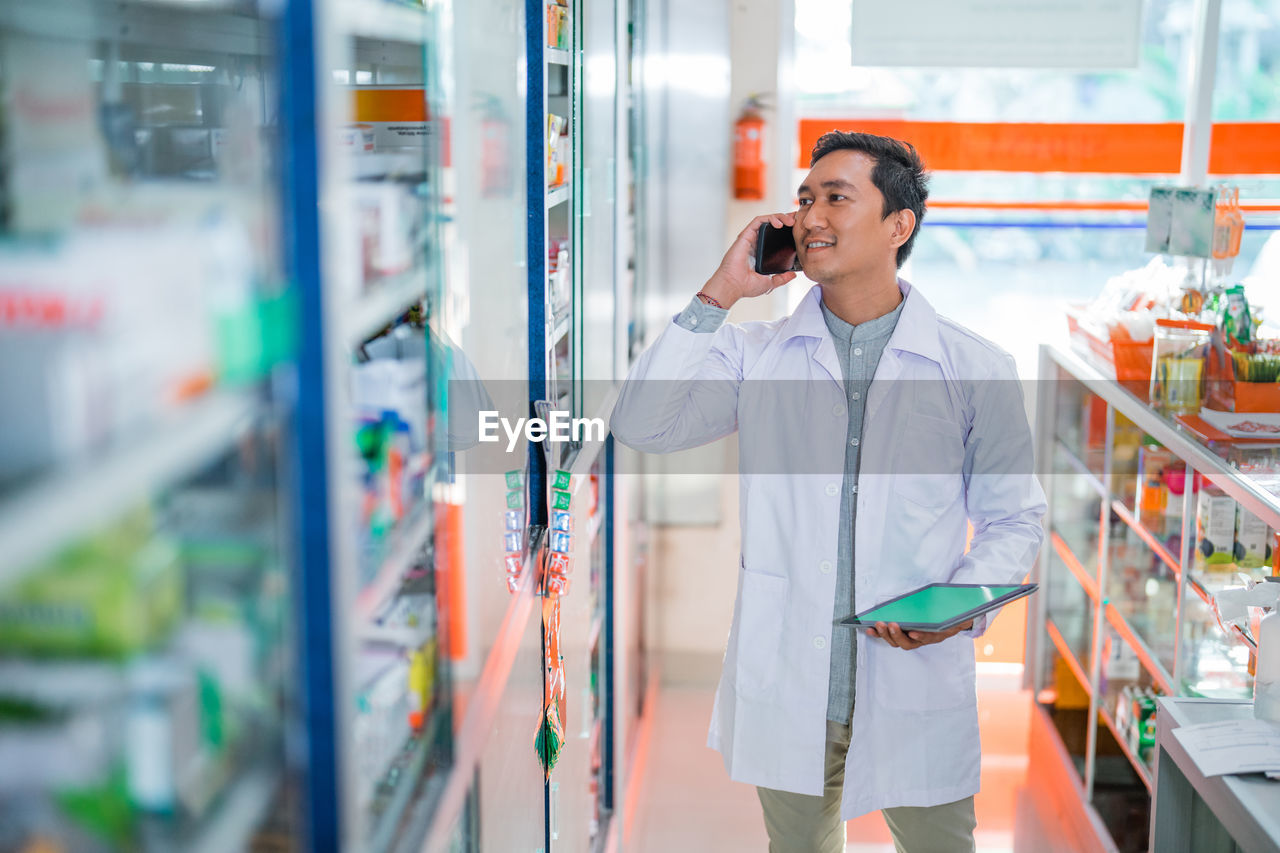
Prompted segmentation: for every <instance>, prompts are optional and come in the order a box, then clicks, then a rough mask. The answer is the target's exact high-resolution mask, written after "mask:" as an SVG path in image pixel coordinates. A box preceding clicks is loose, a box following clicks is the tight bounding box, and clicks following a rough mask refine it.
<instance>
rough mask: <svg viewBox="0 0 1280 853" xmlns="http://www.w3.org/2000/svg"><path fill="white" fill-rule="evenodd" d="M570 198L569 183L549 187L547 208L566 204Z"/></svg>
mask: <svg viewBox="0 0 1280 853" xmlns="http://www.w3.org/2000/svg"><path fill="white" fill-rule="evenodd" d="M568 200H569V185H568V184H560V185H559V186H557V187H548V188H547V210H550V209H551V208H553V207H556V206H557V205H561V204H564V203H565V202H566V201H568Z"/></svg>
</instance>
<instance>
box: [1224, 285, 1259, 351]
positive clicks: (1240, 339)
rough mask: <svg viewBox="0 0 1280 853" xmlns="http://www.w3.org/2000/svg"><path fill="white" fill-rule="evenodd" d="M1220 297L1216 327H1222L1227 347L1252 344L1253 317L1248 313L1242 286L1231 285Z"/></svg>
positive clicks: (1247, 304)
mask: <svg viewBox="0 0 1280 853" xmlns="http://www.w3.org/2000/svg"><path fill="white" fill-rule="evenodd" d="M1222 297H1223V298H1222V299H1221V300H1220V302H1219V310H1220V312H1221V313H1220V315H1219V320H1218V325H1219V326H1221V327H1222V333H1223V336H1224V337H1226V339H1227V346H1230V347H1243V346H1248V345H1249V344H1251V343H1252V342H1253V317H1252V315H1251V314H1250V312H1249V300H1248V299H1246V298H1245V295H1244V285H1243V284H1233V285H1231V286H1230V287H1228V288H1227V289H1226V291H1225V292H1224V293H1223V294H1222Z"/></svg>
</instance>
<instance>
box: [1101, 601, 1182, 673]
mask: <svg viewBox="0 0 1280 853" xmlns="http://www.w3.org/2000/svg"><path fill="white" fill-rule="evenodd" d="M1103 609H1104V615H1105V616H1106V620H1107V623H1108V624H1109V625H1111V627H1112V628H1113V629H1114V630H1115V632H1116V633H1117V634H1119V635H1120V639H1121V640H1123V641H1124V642H1125V643H1126V644H1128V646H1129V648H1131V649H1132V650H1133V653H1134V654H1135V655H1137V656H1138V662H1139V663H1140V664H1142V667H1143V669H1145V670H1146V671H1147V672H1148V673H1150V675H1151V680H1152V681H1154V682H1155V686H1156V687H1157V688H1158V689H1159V690H1160V692H1161V693H1164V694H1165V695H1167V696H1172V695H1174V692H1175V691H1174V690H1173V678H1172V677H1170V675H1169V673H1168V671H1166V670H1165V668H1164V666H1163V665H1161V663H1160V661H1159V660H1158V659H1157V658H1156V656H1155V654H1154V653H1153V652H1152V651H1151V647H1150V646H1148V645H1147V643H1146V640H1144V639H1143V638H1142V637H1141V636H1140V635H1139V634H1138V632H1137V631H1135V630H1133V626H1131V625H1130V624H1129V622H1128V620H1126V619H1125V618H1124V614H1122V613H1121V612H1120V611H1119V610H1118V609H1116V606H1115V605H1114V604H1112V603H1111V602H1109V601H1108V602H1107V603H1106V605H1105V607H1104V608H1103Z"/></svg>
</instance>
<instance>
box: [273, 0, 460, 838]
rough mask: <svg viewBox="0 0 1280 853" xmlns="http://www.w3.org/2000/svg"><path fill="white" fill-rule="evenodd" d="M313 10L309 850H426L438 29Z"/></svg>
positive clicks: (434, 716) (434, 758)
mask: <svg viewBox="0 0 1280 853" xmlns="http://www.w3.org/2000/svg"><path fill="white" fill-rule="evenodd" d="M305 11H306V10H297V12H298V15H299V16H300V18H301V17H304V16H305ZM314 11H315V13H316V19H315V20H317V21H320V22H324V23H325V24H326V25H325V26H323V27H321V28H319V29H317V33H318V34H319V38H318V39H317V54H316V57H315V59H316V61H317V63H318V65H317V69H316V73H315V75H314V76H313V77H311V78H310V79H311V82H310V83H309V84H299V85H298V86H297V88H296V89H295V90H294V92H292V93H291V94H292V95H293V96H295V97H298V98H299V99H300V100H301V101H302V103H301V104H300V109H301V110H302V111H303V112H304V113H305V111H306V110H307V109H308V107H310V109H311V110H312V111H313V112H314V114H315V115H319V116H321V117H323V119H324V123H323V124H322V125H321V126H320V128H319V131H318V133H316V134H315V135H314V137H313V138H312V139H310V140H303V142H304V144H308V143H309V144H311V145H313V146H315V149H314V152H313V155H312V159H311V162H314V163H316V164H319V167H320V168H319V169H318V171H317V173H316V174H314V175H313V176H311V177H310V180H311V181H312V183H314V184H315V190H316V192H317V194H318V195H317V200H316V206H317V208H318V211H319V217H318V218H317V219H315V220H313V221H310V222H307V223H306V225H307V226H308V227H309V228H310V229H311V230H309V231H308V232H307V234H306V236H307V238H308V240H307V242H309V243H310V246H306V247H304V248H303V252H304V255H305V257H302V258H300V259H299V266H303V267H305V266H306V265H308V264H314V260H313V259H314V258H317V257H318V258H320V259H322V261H323V262H322V263H321V264H319V265H318V266H314V267H312V269H314V273H313V275H314V276H315V278H314V279H313V280H312V281H310V282H308V284H309V287H310V289H309V290H308V292H307V297H308V299H309V300H310V302H309V304H307V305H304V312H303V313H304V329H303V335H304V358H303V364H302V394H301V400H300V407H301V408H302V409H303V410H306V411H315V412H319V413H322V414H321V416H320V417H319V418H317V419H316V420H315V421H309V422H302V423H300V425H299V428H300V431H301V432H302V433H303V435H302V437H301V441H300V445H301V449H302V453H303V459H302V460H301V461H300V463H299V464H300V466H302V467H304V468H306V469H307V470H309V471H311V472H313V473H314V474H315V476H316V477H317V480H316V481H315V483H314V485H313V486H312V488H313V489H314V490H315V491H316V492H318V494H319V495H320V496H321V497H322V499H321V500H320V501H318V504H319V505H318V506H317V507H316V508H315V509H313V510H312V511H308V512H304V514H303V516H302V518H301V521H302V528H303V529H302V532H301V539H302V541H303V542H304V543H306V548H307V549H306V550H304V554H303V555H302V559H303V560H305V561H306V562H307V563H308V564H310V565H316V566H326V567H327V575H321V576H319V577H316V578H315V579H314V582H313V584H312V586H311V598H310V600H309V601H308V602H307V604H306V606H307V609H308V610H309V611H310V612H311V613H312V614H315V615H314V616H313V620H312V621H311V622H310V623H308V624H307V625H306V629H307V630H308V631H309V632H310V634H309V635H307V636H304V638H303V642H304V644H305V645H306V647H307V648H308V652H309V657H310V661H311V663H312V670H311V671H310V673H309V678H308V680H307V682H306V688H307V701H308V705H309V706H310V707H311V708H312V709H316V712H317V713H318V717H319V719H321V720H323V725H311V726H309V727H308V730H307V732H308V736H309V738H310V744H309V748H310V753H311V755H312V758H313V761H312V778H311V779H310V786H311V802H310V807H309V817H310V836H311V838H312V845H313V849H315V850H334V851H336V850H339V849H341V850H359V851H370V853H382V851H390V850H400V849H408V848H413V847H417V846H419V845H421V843H422V841H423V837H424V835H425V831H426V826H425V822H424V821H422V820H418V821H407V820H403V819H402V817H403V815H404V814H406V813H407V811H408V810H410V806H411V804H412V806H413V810H414V811H415V813H416V812H419V811H421V812H423V813H425V814H427V815H429V814H430V812H431V810H432V808H433V807H434V804H433V803H432V802H419V801H417V798H419V797H421V796H424V794H425V792H428V791H433V790H437V789H438V788H439V787H440V786H439V784H438V782H439V781H440V779H439V778H437V777H440V778H442V776H443V774H445V773H447V772H448V769H449V761H448V756H449V751H450V749H451V745H450V741H451V736H452V731H451V729H450V727H448V726H444V725H442V724H441V722H440V721H441V720H447V719H451V717H452V705H451V698H452V691H451V687H450V683H451V682H450V678H449V667H448V662H447V660H446V657H445V653H446V650H445V643H444V642H443V641H442V640H441V638H440V636H439V626H440V624H441V623H442V619H441V617H440V615H439V612H438V611H439V609H440V607H441V604H440V602H439V600H438V589H437V586H436V579H435V578H436V572H435V569H436V566H435V565H434V559H435V558H434V553H435V541H434V537H435V531H436V528H437V524H438V520H439V514H438V511H437V504H436V501H437V498H438V496H437V494H436V490H435V488H434V486H435V484H436V483H437V482H439V481H440V479H441V475H440V469H441V466H442V465H443V464H445V462H446V458H447V446H446V439H445V429H444V427H445V424H446V421H447V412H446V410H445V409H444V408H443V407H442V404H443V400H442V398H441V397H440V395H438V394H437V393H436V391H437V388H438V387H439V386H440V384H441V383H442V382H443V381H444V377H443V375H442V372H441V371H442V370H443V369H444V367H443V366H442V365H440V364H438V363H437V362H438V359H437V357H436V353H437V352H439V351H440V350H441V349H442V346H441V345H440V344H439V343H438V342H437V341H436V338H435V334H434V332H433V331H432V324H433V320H434V315H433V312H434V311H436V310H438V306H439V305H440V304H441V292H442V288H443V269H444V267H443V262H442V258H441V256H442V252H443V249H442V245H443V243H442V239H441V235H440V223H441V221H442V219H443V210H442V204H443V195H444V190H443V186H444V184H443V180H442V177H441V174H442V168H443V156H444V154H443V149H442V147H441V146H442V143H443V141H444V140H443V139H442V136H443V132H442V127H441V122H440V118H441V117H442V116H444V115H446V114H447V111H446V107H445V102H444V97H443V94H442V93H443V88H442V87H443V73H442V70H441V68H440V64H439V62H440V60H439V56H440V54H441V52H442V50H443V42H444V41H445V40H446V39H447V38H448V37H449V34H448V32H447V30H446V29H445V27H444V25H443V24H442V22H441V20H440V17H439V10H437V9H433V8H426V7H416V8H415V7H412V6H410V5H407V4H397V3H390V2H381V0H332V2H329V3H320V4H317V5H316V6H315V8H314ZM297 23H298V24H299V26H300V27H302V26H303V21H302V20H298V21H297ZM308 86H309V87H310V88H308ZM300 162H301V164H302V168H306V165H305V164H306V163H307V158H303V159H302V160H301V161H300ZM307 180H308V176H306V175H301V176H299V178H298V183H299V184H302V183H304V182H306V181H307ZM300 202H301V203H302V204H303V205H305V204H306V200H305V199H302V200H300ZM308 343H309V347H308V345H307V344H308ZM304 487H306V484H304Z"/></svg>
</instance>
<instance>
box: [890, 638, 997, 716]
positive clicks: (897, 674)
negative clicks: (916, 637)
mask: <svg viewBox="0 0 1280 853" xmlns="http://www.w3.org/2000/svg"><path fill="white" fill-rule="evenodd" d="M866 642H868V643H870V644H871V645H870V646H869V647H868V649H867V657H868V658H870V661H869V662H870V663H871V672H870V673H869V674H870V675H871V680H870V682H869V683H868V684H867V689H868V690H869V691H870V692H871V695H872V696H874V697H875V699H876V702H877V703H878V704H880V705H882V706H884V707H885V708H889V709H892V710H895V711H941V710H945V709H948V708H955V707H958V706H961V705H965V704H970V703H973V702H976V701H977V687H976V684H975V679H974V666H973V643H972V642H971V641H969V640H968V639H966V638H964V637H952V638H951V639H949V640H943V641H942V642H941V643H935V644H933V645H930V646H921V647H920V648H918V649H899V648H895V647H893V646H890V645H889V644H888V643H886V642H884V641H883V640H876V639H871V638H870V637H868V638H866Z"/></svg>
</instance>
